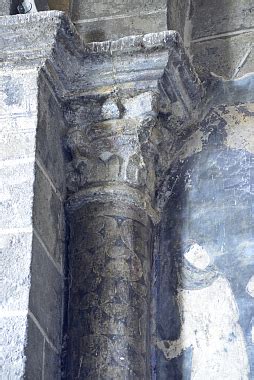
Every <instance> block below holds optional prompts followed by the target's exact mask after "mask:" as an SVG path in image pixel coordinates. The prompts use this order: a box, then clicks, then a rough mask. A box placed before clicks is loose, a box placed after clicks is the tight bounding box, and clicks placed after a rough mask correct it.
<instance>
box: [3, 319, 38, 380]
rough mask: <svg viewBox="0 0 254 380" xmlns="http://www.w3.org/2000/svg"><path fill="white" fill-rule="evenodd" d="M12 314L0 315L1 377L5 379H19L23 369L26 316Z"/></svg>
mask: <svg viewBox="0 0 254 380" xmlns="http://www.w3.org/2000/svg"><path fill="white" fill-rule="evenodd" d="M13 314H14V315H13V316H12V315H11V313H10V314H9V315H8V314H7V315H6V316H4V314H2V315H1V318H0V331H1V334H0V342H1V347H2V348H3V351H2V353H1V376H2V377H3V378H5V379H8V378H9V379H21V378H22V376H23V375H24V367H25V353H24V348H25V347H24V342H25V340H26V331H27V314H26V313H24V314H22V313H20V314H18V313H16V316H15V313H13ZM38 350H39V347H38Z"/></svg>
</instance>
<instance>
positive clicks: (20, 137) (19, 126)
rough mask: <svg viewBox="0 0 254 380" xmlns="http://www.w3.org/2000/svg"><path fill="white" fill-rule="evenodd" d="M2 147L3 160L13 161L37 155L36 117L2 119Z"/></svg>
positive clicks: (0, 133)
mask: <svg viewBox="0 0 254 380" xmlns="http://www.w3.org/2000/svg"><path fill="white" fill-rule="evenodd" d="M0 119H1V125H0V145H1V159H4V160H13V159H22V158H27V157H29V156H30V157H32V156H33V155H34V154H35V133H36V125H37V119H36V117H35V116H32V117H31V116H30V117H29V116H25V115H24V116H23V115H21V116H16V117H14V118H7V117H6V115H5V116H3V118H1V116H0Z"/></svg>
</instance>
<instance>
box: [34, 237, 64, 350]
mask: <svg viewBox="0 0 254 380" xmlns="http://www.w3.org/2000/svg"><path fill="white" fill-rule="evenodd" d="M32 249H33V256H32V264H31V290H30V297H29V308H30V310H31V312H32V313H33V315H34V316H35V318H36V319H37V320H38V322H39V324H40V326H41V327H42V329H43V330H44V331H45V333H46V334H47V336H48V338H49V339H50V341H51V342H52V343H53V344H54V346H55V347H57V348H58V349H60V345H61V336H62V332H61V329H62V309H63V278H62V275H61V274H60V273H59V272H58V270H57V269H56V267H55V265H54V264H53V263H52V260H50V259H49V257H48V255H47V253H46V252H45V249H44V248H43V247H42V245H41V243H40V242H39V241H38V238H37V237H36V235H35V234H34V235H33V247H32ZM45 279H46V280H45ZM38 294H39V296H38Z"/></svg>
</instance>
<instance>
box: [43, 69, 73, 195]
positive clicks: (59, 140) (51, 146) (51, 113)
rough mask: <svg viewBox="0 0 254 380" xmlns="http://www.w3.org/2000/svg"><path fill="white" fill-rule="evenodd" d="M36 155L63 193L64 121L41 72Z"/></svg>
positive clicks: (62, 193)
mask: <svg viewBox="0 0 254 380" xmlns="http://www.w3.org/2000/svg"><path fill="white" fill-rule="evenodd" d="M39 83H40V85H39V99H38V101H39V107H38V124H39V128H38V129H37V135H36V155H37V156H38V158H39V160H40V162H41V163H42V164H43V166H44V168H45V170H46V171H47V174H48V176H49V177H50V179H51V181H52V182H53V185H54V186H55V188H56V190H57V192H58V195H60V196H64V193H65V186H66V185H65V173H64V157H63V138H64V133H65V128H66V126H65V124H66V123H65V121H64V117H63V110H62V108H61V104H60V103H59V100H57V98H56V96H55V95H54V93H53V92H52V89H51V88H50V86H49V84H48V83H47V81H46V78H45V76H44V75H43V74H41V76H40V82H39Z"/></svg>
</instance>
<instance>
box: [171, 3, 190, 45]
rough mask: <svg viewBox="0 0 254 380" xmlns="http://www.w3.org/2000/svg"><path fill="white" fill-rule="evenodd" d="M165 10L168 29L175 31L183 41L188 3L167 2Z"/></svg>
mask: <svg viewBox="0 0 254 380" xmlns="http://www.w3.org/2000/svg"><path fill="white" fill-rule="evenodd" d="M167 10H168V12H167V18H168V23H167V26H168V29H169V30H177V31H178V32H179V33H180V35H181V37H182V39H184V34H185V27H186V21H187V18H188V16H189V14H188V13H189V1H182V0H169V1H168V7H167Z"/></svg>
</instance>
